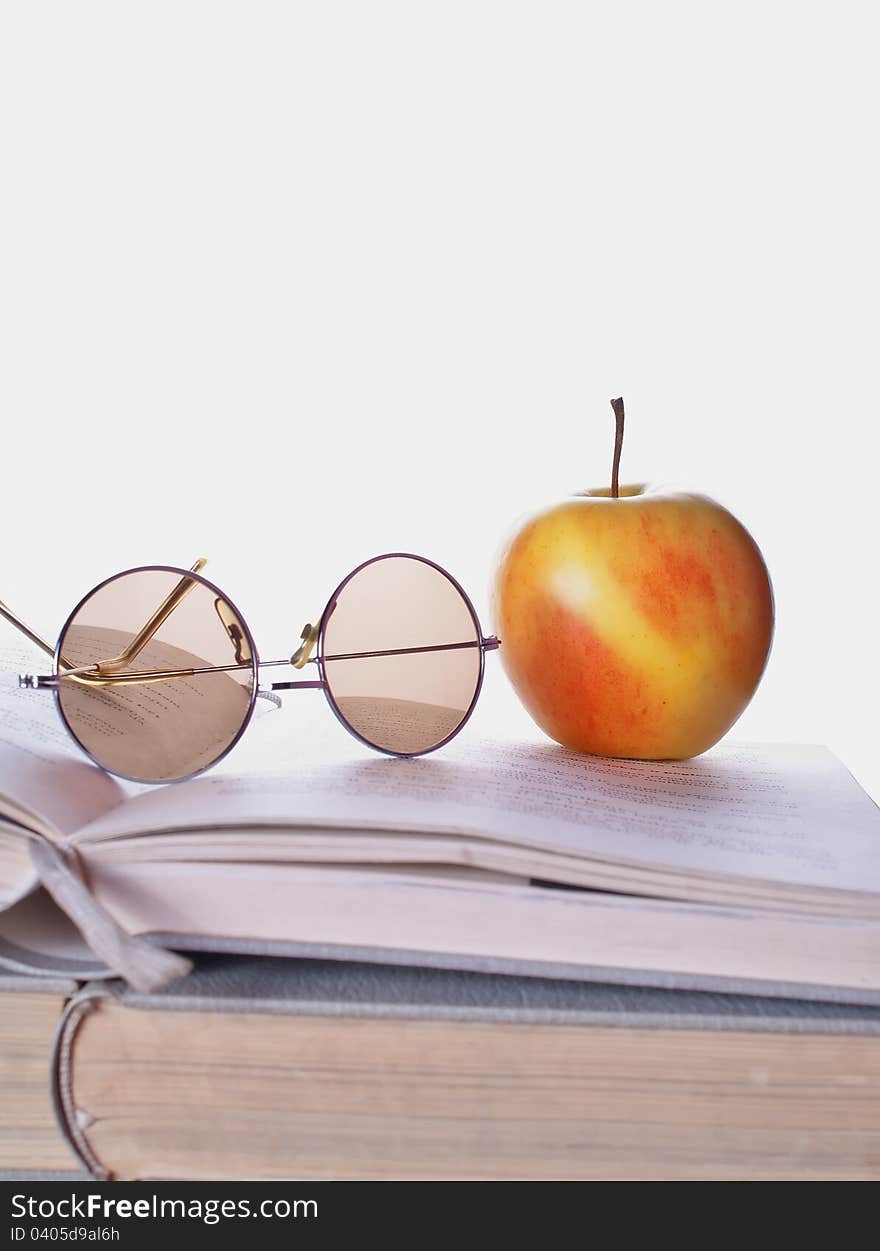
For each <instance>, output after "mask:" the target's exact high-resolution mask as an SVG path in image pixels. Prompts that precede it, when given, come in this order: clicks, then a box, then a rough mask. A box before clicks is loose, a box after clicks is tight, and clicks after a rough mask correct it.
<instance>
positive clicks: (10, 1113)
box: [0, 973, 77, 1177]
mask: <svg viewBox="0 0 880 1251" xmlns="http://www.w3.org/2000/svg"><path fill="white" fill-rule="evenodd" d="M76 990H77V985H76V983H75V982H73V981H70V980H67V979H65V978H48V977H40V978H33V977H20V976H5V975H3V974H2V973H0V1177H6V1176H14V1175H27V1176H32V1177H37V1176H41V1175H47V1174H49V1173H52V1172H54V1171H56V1170H65V1171H71V1172H73V1171H75V1170H76V1168H77V1165H76V1161H75V1159H74V1157H73V1156H72V1155H71V1154H70V1151H69V1150H68V1147H67V1144H66V1143H65V1141H64V1139H63V1137H62V1136H61V1134H59V1132H58V1128H57V1126H56V1124H55V1118H54V1116H53V1111H52V1101H51V1099H50V1095H49V1083H48V1080H47V1075H48V1073H49V1069H50V1065H49V1061H50V1057H51V1054H52V1044H53V1038H54V1035H55V1031H56V1029H57V1027H58V1021H59V1019H60V1017H61V1013H62V1011H63V1009H64V1005H65V1003H66V1002H67V1000H68V999H69V998H70V997H71V995H73V994H75V993H76Z"/></svg>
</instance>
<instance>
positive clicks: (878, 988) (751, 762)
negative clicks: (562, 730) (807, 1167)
mask: <svg viewBox="0 0 880 1251" xmlns="http://www.w3.org/2000/svg"><path fill="white" fill-rule="evenodd" d="M13 667H15V666H13ZM0 668H2V665H0ZM44 694H45V693H40V692H37V693H35V692H33V691H22V692H19V691H18V690H17V689H16V688H15V687H14V686H12V685H11V684H10V683H9V681H8V680H7V681H6V683H5V684H3V683H0V963H5V964H6V966H7V967H10V968H13V969H15V970H17V971H23V970H29V971H36V970H37V969H41V968H42V969H45V970H47V971H49V972H56V973H57V972H62V973H64V974H65V975H69V976H77V977H89V978H94V977H98V976H102V975H104V976H106V975H110V974H112V973H116V974H119V975H121V976H123V977H125V978H126V979H127V981H128V982H129V983H130V984H131V985H133V986H135V987H136V988H139V989H143V990H146V989H150V988H155V987H158V986H161V985H165V984H168V983H169V982H170V981H171V980H173V979H174V978H175V977H177V976H180V975H181V974H182V973H183V972H184V971H185V970H186V968H187V961H186V960H185V959H184V958H182V957H181V955H180V954H179V953H180V952H182V951H190V952H193V951H227V952H239V953H253V954H270V955H300V956H306V957H312V958H336V959H343V960H349V961H351V960H361V961H367V962H374V963H389V964H390V963H394V964H400V965H422V966H426V967H440V968H443V967H448V968H459V969H465V970H468V969H469V970H479V971H483V972H506V973H511V974H515V975H533V976H538V977H553V978H572V979H585V978H586V979H591V980H595V981H600V982H616V983H630V984H633V985H643V986H661V987H666V986H673V987H678V988H681V989H702V990H726V991H732V992H739V993H751V994H760V995H765V996H766V995H779V996H787V997H791V998H796V999H806V998H816V999H826V1000H829V1001H840V1002H850V1003H866V1004H871V1003H878V1002H880V963H878V961H877V958H876V957H877V952H878V950H880V855H878V854H877V853H878V846H880V811H878V809H877V808H876V807H875V805H874V804H873V803H872V802H871V800H870V799H869V798H868V797H867V796H866V795H865V794H864V792H863V791H862V790H861V789H860V787H859V786H858V785H857V783H856V782H855V781H854V780H853V779H852V777H851V776H850V775H849V774H848V773H847V771H846V769H845V768H844V767H843V766H842V765H841V764H840V762H839V761H838V760H836V759H835V758H834V756H832V755H831V753H830V752H828V751H826V750H824V749H822V748H797V747H791V746H782V745H776V746H768V747H756V746H748V745H742V744H739V745H737V744H732V745H722V746H720V747H718V748H716V749H714V750H713V751H712V752H710V753H708V754H707V755H706V756H703V757H700V758H699V759H697V760H690V761H678V762H669V763H655V764H645V763H637V762H632V761H620V760H599V759H596V758H591V757H586V756H579V755H576V754H574V753H571V752H567V751H565V750H563V749H562V748H560V747H557V746H556V745H555V744H552V743H549V742H547V741H546V740H541V741H538V740H537V739H536V740H535V741H500V740H499V741H492V742H481V741H480V740H478V739H475V738H473V737H469V738H468V740H467V741H466V742H462V743H460V744H459V743H455V744H451V745H450V746H449V748H448V749H446V750H445V751H444V752H443V753H442V754H438V756H437V757H436V758H430V759H416V760H394V759H388V758H381V757H377V756H370V755H365V754H364V752H363V749H362V748H361V747H360V745H359V744H355V743H354V742H353V741H351V742H350V741H349V738H348V736H346V735H344V734H343V733H342V732H341V731H340V733H339V737H336V738H333V737H331V738H329V739H327V738H325V739H323V740H322V739H320V737H319V736H317V735H314V736H312V735H309V734H306V737H305V739H304V740H303V742H302V746H301V747H300V748H299V749H298V750H297V752H296V753H293V752H292V751H291V746H290V744H289V743H288V742H286V741H285V736H284V733H283V725H282V724H280V723H279V721H277V720H276V721H274V724H273V719H275V718H279V719H280V718H284V716H285V713H284V712H276V711H272V712H270V713H269V714H268V716H267V717H266V718H265V719H264V720H262V721H260V722H258V723H256V724H255V725H254V726H253V727H252V728H251V730H250V732H249V734H248V736H247V747H246V748H245V745H244V744H243V745H242V746H241V747H240V748H239V749H238V750H237V752H236V753H235V754H234V756H232V757H230V758H229V760H228V761H225V762H224V763H223V764H222V765H221V766H220V767H219V768H218V769H217V770H215V771H213V772H212V773H210V774H209V775H207V776H205V777H201V778H197V779H195V780H194V781H191V782H186V783H182V784H180V785H173V786H161V787H154V788H137V787H131V786H127V785H123V784H122V783H120V782H118V781H117V780H116V779H114V778H112V777H110V776H108V775H107V774H105V773H102V772H101V771H100V770H99V769H97V768H95V767H94V766H93V765H91V764H89V763H87V762H86V761H85V759H84V758H83V757H82V755H81V754H80V753H79V752H77V750H76V749H75V748H74V747H73V746H72V744H70V743H69V742H68V741H67V740H66V739H65V737H64V734H63V731H62V730H61V728H60V726H59V724H58V719H57V716H56V714H55V710H54V709H53V708H52V707H51V705H50V704H48V703H47V702H46V701H45V700H44V699H43V695H44ZM185 711H186V710H185V708H182V709H181V712H180V715H181V717H182V718H183V719H184V721H185V715H184V714H185ZM108 715H109V714H108ZM139 715H144V716H146V715H150V713H149V707H148V706H145V707H144V708H143V709H141V710H140V712H139ZM267 722H268V723H269V725H270V729H271V733H270V734H267V733H266V732H265V728H264V727H265V726H266V723H267ZM337 728H338V727H337ZM296 729H297V734H298V735H299V734H300V732H301V731H302V727H301V725H300V722H299V720H298V721H297V723H296ZM328 733H330V734H331V735H332V730H329V731H328ZM279 744H280V747H279Z"/></svg>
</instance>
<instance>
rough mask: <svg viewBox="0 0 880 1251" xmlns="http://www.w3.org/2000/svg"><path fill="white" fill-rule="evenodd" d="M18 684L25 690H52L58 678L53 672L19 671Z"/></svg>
mask: <svg viewBox="0 0 880 1251" xmlns="http://www.w3.org/2000/svg"><path fill="white" fill-rule="evenodd" d="M18 685H19V687H21V689H22V690H26V691H46V690H49V691H53V690H54V689H55V687H56V686H57V685H58V679H57V678H56V677H55V675H54V674H43V673H40V674H37V673H20V674H19V675H18Z"/></svg>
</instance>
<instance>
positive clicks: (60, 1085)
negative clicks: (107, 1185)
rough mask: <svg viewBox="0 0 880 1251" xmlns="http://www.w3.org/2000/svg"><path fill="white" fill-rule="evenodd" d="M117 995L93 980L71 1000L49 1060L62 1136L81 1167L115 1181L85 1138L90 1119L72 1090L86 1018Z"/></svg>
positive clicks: (53, 1100)
mask: <svg viewBox="0 0 880 1251" xmlns="http://www.w3.org/2000/svg"><path fill="white" fill-rule="evenodd" d="M115 997H116V996H115V993H114V991H113V990H112V989H111V988H110V987H109V986H106V985H100V984H94V983H90V984H89V985H88V986H84V987H83V988H82V990H80V991H79V992H78V993H77V994H76V995H74V996H73V998H72V999H69V1000H68V1002H67V1003H66V1004H65V1007H64V1011H63V1012H62V1013H61V1017H60V1019H59V1021H58V1028H57V1029H56V1030H55V1037H54V1039H53V1041H52V1054H51V1056H50V1060H49V1083H50V1093H51V1095H52V1105H53V1107H54V1110H55V1119H56V1121H57V1122H58V1128H59V1130H60V1132H61V1136H62V1138H64V1140H65V1142H66V1143H67V1145H68V1146H69V1147H70V1149H71V1151H72V1152H73V1154H74V1155H75V1156H76V1158H77V1160H78V1161H79V1163H80V1164H81V1165H82V1167H83V1168H84V1169H85V1170H86V1172H87V1173H88V1174H89V1175H90V1176H91V1177H93V1178H94V1179H95V1180H96V1181H113V1173H112V1172H111V1170H110V1169H108V1168H106V1167H105V1166H104V1164H102V1162H101V1161H100V1160H99V1159H98V1157H97V1155H96V1154H95V1152H94V1151H93V1150H92V1147H91V1144H90V1143H89V1140H88V1138H87V1137H86V1132H85V1131H86V1129H87V1128H88V1118H87V1117H86V1116H84V1115H83V1114H82V1113H81V1112H80V1109H79V1108H78V1107H77V1106H76V1099H75V1097H74V1092H73V1049H74V1046H75V1045H76V1036H77V1033H78V1032H79V1028H80V1025H81V1024H82V1023H83V1021H84V1020H85V1018H86V1017H87V1016H88V1015H89V1014H90V1013H91V1012H94V1011H95V1010H96V1009H97V1008H98V1006H99V1005H100V1003H101V1001H102V1000H104V999H113V998H115Z"/></svg>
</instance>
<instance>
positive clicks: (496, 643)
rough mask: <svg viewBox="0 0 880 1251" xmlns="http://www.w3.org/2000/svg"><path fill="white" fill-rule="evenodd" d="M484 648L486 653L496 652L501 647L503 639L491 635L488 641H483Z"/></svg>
mask: <svg viewBox="0 0 880 1251" xmlns="http://www.w3.org/2000/svg"><path fill="white" fill-rule="evenodd" d="M482 646H483V651H484V652H494V651H496V650H497V649H498V648H499V647H500V646H501V639H499V638H497V637H496V636H495V635H494V634H490V635H489V637H488V638H487V639H483V644H482Z"/></svg>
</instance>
